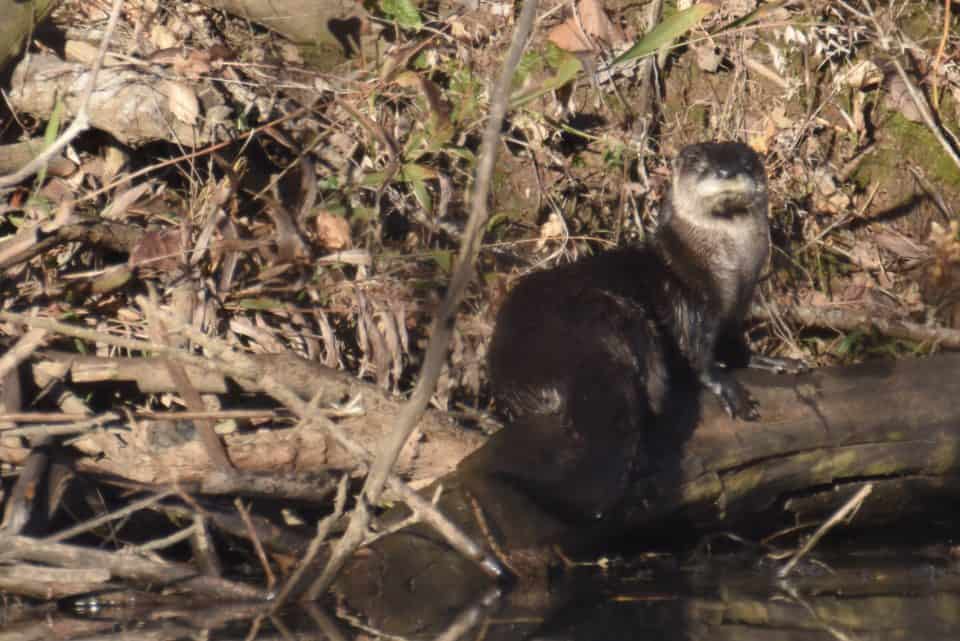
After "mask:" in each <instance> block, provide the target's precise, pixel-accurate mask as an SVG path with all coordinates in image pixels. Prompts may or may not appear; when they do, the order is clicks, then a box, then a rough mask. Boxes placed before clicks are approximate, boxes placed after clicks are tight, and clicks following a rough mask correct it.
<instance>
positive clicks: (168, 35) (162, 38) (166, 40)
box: [150, 24, 180, 49]
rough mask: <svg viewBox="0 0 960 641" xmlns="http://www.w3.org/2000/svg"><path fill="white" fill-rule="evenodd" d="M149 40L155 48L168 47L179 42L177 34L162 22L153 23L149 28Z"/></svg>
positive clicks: (174, 45)
mask: <svg viewBox="0 0 960 641" xmlns="http://www.w3.org/2000/svg"><path fill="white" fill-rule="evenodd" d="M150 42H151V43H152V44H153V46H154V48H156V49H170V48H171V47H176V46H177V45H178V44H180V42H179V40H178V39H177V36H175V35H174V34H173V32H172V31H170V29H168V28H167V27H165V26H164V25H162V24H154V25H153V27H152V28H151V29H150Z"/></svg>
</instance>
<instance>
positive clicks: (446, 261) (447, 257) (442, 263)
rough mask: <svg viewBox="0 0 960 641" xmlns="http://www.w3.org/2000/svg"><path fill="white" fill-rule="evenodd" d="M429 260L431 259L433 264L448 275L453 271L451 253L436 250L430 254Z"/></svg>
mask: <svg viewBox="0 0 960 641" xmlns="http://www.w3.org/2000/svg"><path fill="white" fill-rule="evenodd" d="M430 258H432V259H433V262H435V263H436V264H437V266H438V267H439V268H440V269H442V270H443V271H444V272H445V273H447V274H449V273H450V270H451V269H453V252H452V251H448V250H446V251H445V250H438V251H435V252H431V254H430Z"/></svg>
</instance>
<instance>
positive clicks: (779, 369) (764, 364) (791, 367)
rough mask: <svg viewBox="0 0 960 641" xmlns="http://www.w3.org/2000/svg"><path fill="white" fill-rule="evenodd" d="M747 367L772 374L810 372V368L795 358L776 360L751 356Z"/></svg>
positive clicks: (768, 357)
mask: <svg viewBox="0 0 960 641" xmlns="http://www.w3.org/2000/svg"><path fill="white" fill-rule="evenodd" d="M748 367H750V368H751V369H762V370H765V371H768V372H773V373H774V374H804V373H806V372H809V371H810V366H809V365H807V364H806V363H805V362H803V361H801V360H799V359H796V358H778V357H775V356H762V355H760V354H751V355H750V362H749V364H748Z"/></svg>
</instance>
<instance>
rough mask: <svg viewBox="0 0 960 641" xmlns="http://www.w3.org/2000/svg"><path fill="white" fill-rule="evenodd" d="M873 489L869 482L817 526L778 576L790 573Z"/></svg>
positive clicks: (781, 576) (779, 571)
mask: <svg viewBox="0 0 960 641" xmlns="http://www.w3.org/2000/svg"><path fill="white" fill-rule="evenodd" d="M872 491H873V483H867V484H866V485H864V486H863V487H861V488H860V490H859V491H858V492H857V493H856V494H854V495H853V496H852V497H851V498H850V500H849V501H847V502H846V503H844V504H843V506H842V507H841V508H840V509H839V510H837V511H836V512H834V513H833V514H832V515H831V516H830V518H829V519H827V521H826V522H825V523H824V524H823V525H821V526H820V527H818V528H817V531H816V532H814V533H813V534H811V535H810V538H809V539H807V542H806V543H804V544H803V547H801V548H800V549H799V550H797V553H796V554H794V555H793V557H792V558H791V559H790V560H789V561H787V564H786V565H784V566H783V567H782V568H780V569H779V570H778V571H777V576H778V577H780V578H781V579H782V578H784V577H785V576H787V575H788V574H790V571H791V570H792V569H793V567H794V566H795V565H796V564H797V562H798V561H799V560H800V559H802V558H803V557H804V556H806V554H807V553H808V552H809V551H810V550H812V549H813V546H815V545H816V544H817V542H818V541H819V540H820V539H822V538H823V536H824V535H825V534H826V533H827V532H829V531H830V530H832V529H833V528H834V527H835V526H836V525H837V524H838V523H839V522H840V521H842V520H843V519H845V518H847V515H848V514H850V513H851V512H853V511H854V510H856V509H858V508H859V507H860V505H861V504H862V503H863V501H864V499H866V498H867V495H868V494H870V492H872Z"/></svg>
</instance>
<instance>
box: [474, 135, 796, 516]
mask: <svg viewBox="0 0 960 641" xmlns="http://www.w3.org/2000/svg"><path fill="white" fill-rule="evenodd" d="M769 248H770V231H769V226H768V223H767V180H766V175H765V172H764V168H763V163H762V162H761V160H760V158H759V157H758V156H757V154H756V153H755V152H754V151H753V150H752V149H750V148H749V147H747V146H746V145H744V144H740V143H734V142H722V143H702V144H696V145H690V146H688V147H685V148H684V149H683V150H681V151H680V153H679V154H678V155H677V158H676V159H675V161H674V163H673V178H672V183H671V185H670V190H669V194H668V196H667V198H666V200H665V203H664V206H663V209H662V213H661V215H660V223H659V225H658V228H657V230H656V231H655V232H654V234H653V237H652V239H651V240H650V241H649V242H648V243H646V244H644V245H642V246H639V247H631V248H627V249H621V250H617V251H611V252H608V253H604V254H600V255H597V256H592V257H590V258H586V259H583V260H580V261H577V262H575V263H572V264H567V265H563V266H560V267H557V268H554V269H550V270H546V271H542V272H537V273H534V274H532V275H530V276H527V277H525V278H523V279H522V280H521V281H520V283H519V284H518V285H517V286H516V287H515V288H514V289H513V290H512V291H511V292H510V294H509V295H508V297H507V299H506V301H505V302H504V304H503V306H502V308H501V310H500V313H499V316H498V318H497V323H496V329H495V331H494V336H493V341H492V344H491V347H490V360H489V373H490V380H491V384H492V387H493V392H494V395H495V398H496V401H497V404H498V407H499V409H500V410H501V411H502V413H503V415H504V417H505V418H506V419H507V421H508V424H507V427H506V428H505V429H506V430H508V433H507V434H505V435H504V436H505V437H506V438H507V439H508V441H509V443H510V447H509V448H508V449H507V451H508V452H509V454H508V455H507V456H506V457H505V459H504V461H503V462H502V464H501V466H500V470H499V471H500V472H502V473H503V474H505V475H507V476H510V477H512V478H515V479H518V480H520V481H524V482H526V483H527V485H529V486H530V487H532V488H533V489H535V490H536V491H537V492H538V494H539V495H540V496H541V497H544V498H545V499H547V500H548V501H549V502H552V503H554V504H557V505H559V506H560V507H562V508H563V509H564V510H566V511H568V512H571V511H572V512H573V513H574V514H577V515H587V516H591V517H595V516H599V515H602V514H604V513H606V512H607V511H608V510H609V509H610V508H611V507H612V506H613V505H614V504H615V503H616V502H617V501H618V500H619V498H620V497H621V496H622V493H623V490H624V489H625V488H626V485H627V482H628V481H629V476H630V473H631V470H632V469H634V468H635V467H636V465H637V464H638V461H640V463H639V464H641V465H642V460H643V459H644V457H645V456H646V455H647V454H648V452H647V451H646V449H645V448H644V447H643V444H644V439H646V438H648V435H646V434H645V433H646V432H648V431H649V430H651V429H652V427H651V426H652V425H654V424H655V423H657V422H658V421H660V422H662V423H669V422H670V418H671V417H672V414H671V416H667V417H665V419H666V420H662V421H661V418H663V417H664V414H665V413H671V412H675V411H677V410H678V408H681V407H682V406H683V405H686V406H690V405H696V401H695V400H694V399H696V397H697V390H698V387H699V386H701V385H702V386H703V387H706V388H707V389H709V390H710V391H711V392H713V393H714V394H715V395H716V396H717V397H718V398H719V399H720V402H721V403H722V405H723V406H724V408H725V409H726V411H727V412H728V413H729V414H730V415H731V416H735V417H740V418H743V419H748V420H750V419H754V418H756V417H757V415H758V413H757V410H756V406H755V404H754V403H753V401H752V399H751V398H750V396H749V395H748V394H747V392H746V390H745V389H743V388H742V387H741V386H740V384H739V383H738V382H737V381H736V380H734V379H733V378H732V377H731V376H730V374H729V373H728V371H727V370H725V369H722V368H720V367H718V365H717V362H716V354H717V346H718V342H720V341H725V340H733V341H734V342H735V343H737V344H739V345H742V346H745V342H744V340H743V332H742V323H743V319H744V315H745V314H746V311H747V307H748V305H749V304H750V300H751V298H752V296H753V291H754V287H755V286H756V284H757V280H758V279H759V276H760V271H761V269H762V268H763V266H764V263H765V262H766V260H767V256H768V254H769ZM730 353H731V354H736V353H748V352H747V351H746V350H745V349H739V350H733V351H731V352H730ZM727 360H731V359H727ZM741 364H743V363H730V365H741ZM759 364H761V365H767V366H772V367H775V368H776V367H777V366H778V365H780V364H781V363H780V362H779V361H776V360H774V359H769V360H766V361H763V362H761V363H759ZM691 421H695V418H694V419H691Z"/></svg>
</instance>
